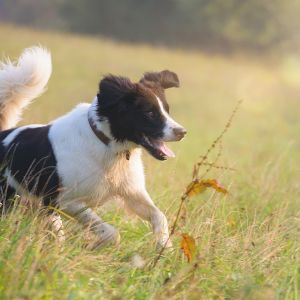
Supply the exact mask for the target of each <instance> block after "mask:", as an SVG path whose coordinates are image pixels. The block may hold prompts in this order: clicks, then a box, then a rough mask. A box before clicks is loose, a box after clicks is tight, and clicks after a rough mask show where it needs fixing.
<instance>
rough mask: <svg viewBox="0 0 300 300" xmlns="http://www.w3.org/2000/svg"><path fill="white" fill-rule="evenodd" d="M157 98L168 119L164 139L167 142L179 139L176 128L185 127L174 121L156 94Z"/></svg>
mask: <svg viewBox="0 0 300 300" xmlns="http://www.w3.org/2000/svg"><path fill="white" fill-rule="evenodd" d="M156 99H157V102H158V105H159V108H160V111H161V113H162V115H163V116H164V117H165V119H166V125H165V128H164V137H163V140H164V141H165V142H171V141H177V140H178V138H177V136H176V134H175V133H174V129H177V128H179V129H183V127H182V126H181V125H180V124H178V123H177V122H176V121H174V120H173V119H172V118H171V117H170V115H169V114H168V113H167V112H166V111H165V109H164V106H163V104H162V102H161V100H160V99H159V97H157V96H156Z"/></svg>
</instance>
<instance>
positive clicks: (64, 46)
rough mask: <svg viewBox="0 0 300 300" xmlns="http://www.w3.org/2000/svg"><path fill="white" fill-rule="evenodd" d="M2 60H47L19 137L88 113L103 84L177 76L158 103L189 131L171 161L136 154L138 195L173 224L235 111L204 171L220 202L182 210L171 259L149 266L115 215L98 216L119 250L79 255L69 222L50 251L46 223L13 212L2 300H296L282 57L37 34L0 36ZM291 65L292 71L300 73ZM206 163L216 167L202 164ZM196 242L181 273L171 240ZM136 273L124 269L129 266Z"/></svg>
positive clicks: (299, 195) (295, 170) (79, 241)
mask: <svg viewBox="0 0 300 300" xmlns="http://www.w3.org/2000/svg"><path fill="white" fill-rule="evenodd" d="M0 38H1V41H2V43H1V46H0V53H1V55H2V54H3V55H7V56H8V55H9V56H12V57H17V56H18V55H19V54H20V52H21V51H22V49H23V48H24V47H28V46H31V45H33V44H37V43H40V44H42V45H45V46H47V47H48V48H50V49H51V51H52V55H53V70H54V71H53V76H52V78H51V80H50V83H49V87H48V91H47V92H46V93H45V94H44V95H43V96H42V97H41V98H40V99H38V100H37V101H36V102H35V103H34V104H32V105H31V106H30V108H29V109H28V110H27V111H26V112H25V114H24V119H23V121H22V123H23V124H27V123H39V122H41V123H45V122H48V121H50V120H52V119H53V118H56V117H58V116H60V115H61V114H63V113H65V112H67V111H68V110H69V109H71V108H72V107H73V106H74V105H75V104H77V103H79V102H82V101H91V99H92V98H93V97H94V95H95V93H96V91H97V83H98V81H99V79H100V77H101V76H102V75H104V74H106V73H113V74H121V75H126V76H128V77H130V78H132V79H133V80H138V79H139V78H140V76H141V74H142V73H143V72H145V71H149V70H162V69H166V68H168V69H170V70H174V71H175V72H177V73H178V75H179V77H180V80H181V88H180V89H170V90H168V91H167V96H168V100H169V103H170V105H171V114H172V115H173V116H174V118H175V119H176V120H177V121H178V122H180V123H182V124H183V125H184V126H185V127H186V128H187V129H188V136H187V138H186V139H185V140H184V141H183V142H181V143H177V144H173V145H171V146H172V148H173V149H174V150H175V152H176V153H177V157H176V159H173V160H169V161H167V162H164V163H161V162H158V161H155V160H154V159H152V158H151V157H149V156H148V155H147V154H145V155H144V156H145V165H146V174H147V175H146V178H147V186H148V190H149V192H150V194H151V195H152V197H153V199H154V201H155V203H156V204H157V205H158V206H159V207H160V208H161V209H162V210H163V211H164V212H166V214H167V217H168V219H169V222H170V224H172V222H173V221H174V218H175V214H176V211H177V208H178V205H179V202H180V195H181V193H182V192H183V191H184V189H185V186H186V185H187V184H188V183H189V181H190V179H191V171H192V167H193V164H194V163H195V162H196V161H197V160H198V158H199V155H203V154H204V153H205V152H206V149H207V148H208V147H209V146H210V144H211V142H212V141H213V140H214V139H215V138H216V137H217V135H218V134H219V133H220V132H221V131H222V129H223V128H224V125H225V123H226V120H227V118H228V116H229V115H230V113H231V111H232V109H233V108H234V106H235V104H236V102H237V101H238V100H239V99H243V100H244V102H243V104H242V106H241V108H240V110H239V112H238V114H237V116H236V119H235V120H234V122H233V124H232V125H231V128H230V130H229V132H228V133H227V134H226V136H225V137H224V139H223V150H222V157H221V160H220V163H221V164H223V165H228V166H232V167H234V168H236V169H237V171H236V172H230V171H224V170H214V171H212V172H211V173H210V174H209V175H208V176H207V177H208V178H216V179H218V180H219V181H220V182H221V183H222V184H223V185H224V186H226V187H227V188H228V189H229V190H230V194H229V195H228V196H226V197H224V196H222V195H219V194H215V193H213V192H211V191H208V192H205V193H204V194H202V195H200V196H198V197H195V198H192V199H191V200H190V201H189V202H188V203H187V205H186V215H185V219H181V220H180V222H179V228H178V230H177V232H178V234H177V235H175V236H174V238H173V240H174V251H172V252H170V253H166V255H165V256H164V257H163V258H162V259H161V260H160V261H159V263H158V264H157V266H156V267H155V268H154V269H152V270H150V269H149V267H148V266H149V265H150V264H151V263H152V262H153V260H154V258H155V257H156V253H155V251H154V240H153V236H152V234H151V230H150V227H149V226H148V225H147V224H146V223H144V222H142V221H141V220H139V219H133V218H131V217H128V216H127V215H126V214H124V213H123V212H122V210H111V209H109V208H106V209H101V208H100V209H99V213H100V214H101V215H102V216H103V218H104V219H105V220H106V221H108V222H110V223H112V224H114V225H115V226H116V227H118V228H119V230H120V232H121V236H122V240H121V244H120V245H119V246H118V247H117V248H115V247H109V248H106V249H103V250H101V251H88V250H86V249H85V247H84V244H85V242H86V238H87V232H85V231H83V230H82V229H81V227H80V226H79V225H77V224H76V223H75V222H72V221H68V220H66V222H65V223H66V232H67V241H66V243H65V245H64V249H61V248H60V247H59V245H58V243H57V242H56V241H55V236H53V233H52V232H51V231H49V227H48V226H47V219H46V218H43V212H37V211H35V210H31V209H30V210H25V209H24V208H23V207H17V208H16V210H15V211H14V212H13V213H11V214H10V215H9V216H7V217H6V218H2V219H1V220H0V239H1V241H0V253H1V255H0V298H1V299H68V300H71V299H299V297H300V296H299V295H300V263H299V261H300V213H299V211H300V210H299V209H300V200H299V199H300V188H299V187H300V185H299V179H300V178H299V177H300V176H299V175H300V174H299V161H300V142H299V132H300V118H299V111H300V69H299V68H298V67H299V64H300V61H299V59H297V57H294V56H286V57H283V58H280V59H279V58H278V59H275V58H274V57H273V58H271V57H270V58H268V57H261V58H260V57H249V56H248V57H244V56H243V55H236V56H231V57H223V56H216V55H214V56H209V55H204V54H202V53H197V52H183V51H180V50H168V49H162V48H151V47H149V46H145V45H140V46H137V45H135V46H132V45H130V44H124V43H117V42H113V41H109V40H105V39H97V38H89V37H81V36H76V35H67V34H66V35H64V34H59V33H45V32H39V31H33V30H28V29H21V28H15V27H12V26H7V25H3V24H2V25H0ZM297 66H298V67H297ZM211 159H213V156H212V158H211ZM182 232H186V233H189V234H191V235H192V236H194V237H195V238H196V241H197V255H196V257H195V258H194V261H193V262H192V263H191V264H189V263H188V262H187V261H186V259H185V257H184V256H183V254H182V252H181V250H180V246H179V233H182ZM136 254H138V255H140V256H141V257H142V258H143V259H144V260H145V262H146V266H145V267H144V268H136V267H135V266H134V265H133V264H132V258H133V256H134V255H136Z"/></svg>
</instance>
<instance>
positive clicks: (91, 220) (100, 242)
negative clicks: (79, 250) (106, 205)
mask: <svg viewBox="0 0 300 300" xmlns="http://www.w3.org/2000/svg"><path fill="white" fill-rule="evenodd" d="M61 209H62V210H63V211H64V212H65V213H66V214H68V215H70V216H72V217H73V218H75V219H76V220H78V221H79V222H80V223H81V224H83V225H84V226H85V227H88V228H90V229H91V230H92V232H93V233H94V234H96V236H97V237H98V239H97V241H96V243H94V244H93V245H90V246H89V249H90V250H93V249H98V248H102V247H104V246H107V245H109V244H117V243H118V242H119V240H120V235H119V232H118V230H117V229H115V228H114V227H113V226H112V225H110V224H108V223H105V222H103V221H102V220H101V218H100V217H99V216H98V215H97V214H96V213H95V212H94V211H93V210H92V209H91V208H89V207H87V206H86V205H85V204H84V203H83V202H76V203H71V204H68V205H66V206H64V207H63V208H61Z"/></svg>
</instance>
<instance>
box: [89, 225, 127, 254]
mask: <svg viewBox="0 0 300 300" xmlns="http://www.w3.org/2000/svg"><path fill="white" fill-rule="evenodd" d="M97 237H98V238H97V240H96V241H95V242H93V243H91V244H90V245H89V246H88V247H87V248H88V250H97V249H101V248H104V247H106V246H109V245H118V244H119V243H120V239H121V237H120V234H119V231H118V230H117V229H116V228H115V227H113V226H112V225H110V224H106V223H103V224H101V227H100V228H99V229H97Z"/></svg>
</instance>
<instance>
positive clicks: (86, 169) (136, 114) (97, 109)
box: [0, 46, 186, 249]
mask: <svg viewBox="0 0 300 300" xmlns="http://www.w3.org/2000/svg"><path fill="white" fill-rule="evenodd" d="M51 72H52V63H51V54H50V52H49V51H48V50H47V49H45V48H43V47H40V46H38V47H31V48H28V49H25V50H24V52H23V53H22V54H21V56H20V57H19V59H18V61H16V62H10V61H6V62H3V63H2V64H1V67H0V130H1V132H0V141H1V142H0V162H1V174H0V175H1V183H0V192H1V198H2V210H7V209H9V207H10V206H11V205H12V200H11V199H13V196H14V195H15V194H18V195H25V196H26V197H29V198H30V199H31V198H34V199H39V200H40V201H42V203H43V205H44V206H46V207H49V208H51V207H52V208H53V207H56V208H58V209H59V210H61V211H62V212H64V213H65V214H67V215H69V216H72V217H73V218H75V219H76V220H78V221H79V222H80V223H81V224H83V225H84V226H86V227H89V228H91V230H92V232H93V233H94V234H95V235H96V236H97V248H99V247H103V246H105V245H108V244H112V243H116V242H118V240H119V233H118V231H117V229H115V228H114V227H113V226H112V225H110V224H108V223H105V222H104V221H102V219H101V218H100V217H99V216H98V215H97V214H96V213H95V211H94V208H95V207H97V206H100V205H103V204H104V203H105V202H106V201H108V200H109V199H112V198H114V197H120V198H121V199H122V200H123V201H124V203H125V206H126V207H127V208H128V209H129V210H130V211H131V212H133V213H135V214H136V215H138V216H139V217H141V218H142V219H144V220H147V221H148V222H150V224H151V225H152V229H153V232H154V234H155V236H156V246H157V248H158V249H161V248H162V247H171V241H170V239H169V232H168V222H167V219H166V217H165V215H164V214H163V213H162V212H161V211H160V210H159V209H158V208H157V207H156V206H155V204H154V203H153V201H152V199H151V197H150V196H149V194H148V192H147V190H146V186H145V177H144V171H143V163H142V160H141V150H142V149H145V150H146V151H147V152H148V153H149V154H150V155H152V156H153V157H154V158H156V159H158V160H161V161H163V160H166V159H167V158H169V157H174V153H173V152H172V150H171V149H169V148H168V147H167V146H166V144H165V142H171V141H179V140H181V139H182V138H183V137H184V136H185V134H186V130H185V129H184V128H183V127H182V126H181V125H180V124H178V123H177V122H175V121H174V120H173V119H172V118H171V117H170V115H169V105H168V103H167V101H166V97H165V89H168V88H171V87H179V79H178V76H177V75H176V74H175V73H174V72H171V71H168V70H164V71H162V72H148V73H145V74H144V76H143V77H142V78H141V79H140V81H139V82H132V81H131V80H129V79H128V78H126V77H121V76H114V75H107V76H105V77H103V78H102V80H101V81H100V83H99V90H98V93H97V95H96V96H95V98H94V99H93V101H92V103H91V104H89V103H82V104H79V105H78V106H76V107H75V108H74V109H73V110H72V111H71V112H69V113H67V114H65V115H63V116H61V117H59V118H58V119H56V120H54V121H53V122H51V123H49V124H47V125H41V124H34V125H28V126H22V127H15V126H16V124H17V122H18V121H19V120H20V115H21V113H22V110H23V108H25V107H26V106H27V105H28V104H30V102H31V101H32V100H33V99H35V98H36V97H38V96H40V95H41V94H42V93H43V91H44V90H45V87H46V85H47V82H48V80H49V78H50V75H51ZM55 222H56V223H55V224H56V226H57V227H58V228H59V227H60V226H61V219H60V217H59V216H56V221H55Z"/></svg>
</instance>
